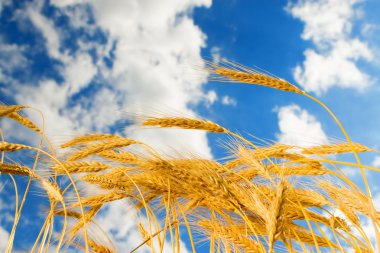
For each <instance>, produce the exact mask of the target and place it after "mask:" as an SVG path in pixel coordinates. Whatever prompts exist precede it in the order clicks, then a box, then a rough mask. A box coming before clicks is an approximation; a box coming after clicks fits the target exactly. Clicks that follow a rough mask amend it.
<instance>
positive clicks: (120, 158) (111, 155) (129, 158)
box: [99, 150, 138, 163]
mask: <svg viewBox="0 0 380 253" xmlns="http://www.w3.org/2000/svg"><path fill="white" fill-rule="evenodd" d="M99 155H100V156H102V157H104V158H106V159H109V160H111V161H115V162H119V163H137V162H138V157H137V156H136V155H134V154H132V153H130V152H127V151H123V150H119V151H118V152H115V151H112V150H106V151H102V152H100V153H99Z"/></svg>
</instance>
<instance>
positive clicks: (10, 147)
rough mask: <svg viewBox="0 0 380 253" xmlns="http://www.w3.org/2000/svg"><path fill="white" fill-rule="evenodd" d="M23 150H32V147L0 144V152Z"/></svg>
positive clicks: (6, 143)
mask: <svg viewBox="0 0 380 253" xmlns="http://www.w3.org/2000/svg"><path fill="white" fill-rule="evenodd" d="M22 149H32V147H30V146H27V145H24V144H18V143H9V142H5V141H2V142H0V152H15V151H18V150H22Z"/></svg>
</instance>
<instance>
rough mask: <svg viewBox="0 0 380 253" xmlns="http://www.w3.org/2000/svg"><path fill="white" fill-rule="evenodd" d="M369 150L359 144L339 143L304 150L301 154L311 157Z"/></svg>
mask: <svg viewBox="0 0 380 253" xmlns="http://www.w3.org/2000/svg"><path fill="white" fill-rule="evenodd" d="M370 150H371V149H370V148H368V147H366V146H364V145H362V144H360V143H354V142H351V143H339V144H331V145H321V146H315V147H310V148H305V149H304V150H303V151H302V153H303V154H312V155H328V154H343V153H348V152H356V153H362V152H367V151H370Z"/></svg>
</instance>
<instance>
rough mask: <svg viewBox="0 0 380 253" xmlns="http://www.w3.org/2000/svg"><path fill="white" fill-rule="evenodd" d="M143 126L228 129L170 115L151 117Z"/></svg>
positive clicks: (216, 130) (222, 130) (208, 129)
mask: <svg viewBox="0 0 380 253" xmlns="http://www.w3.org/2000/svg"><path fill="white" fill-rule="evenodd" d="M142 125H143V126H159V127H163V128H166V127H177V128H183V129H198V130H205V131H209V132H214V133H225V132H227V130H226V129H225V128H223V127H221V126H219V125H218V124H216V123H214V122H211V121H206V120H200V119H191V118H181V117H169V118H149V119H147V120H145V121H144V122H143V123H142Z"/></svg>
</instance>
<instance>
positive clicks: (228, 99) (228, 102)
mask: <svg viewBox="0 0 380 253" xmlns="http://www.w3.org/2000/svg"><path fill="white" fill-rule="evenodd" d="M222 104H224V105H231V106H236V105H237V102H236V100H235V99H234V98H232V97H230V96H223V97H222Z"/></svg>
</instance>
